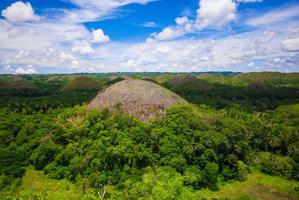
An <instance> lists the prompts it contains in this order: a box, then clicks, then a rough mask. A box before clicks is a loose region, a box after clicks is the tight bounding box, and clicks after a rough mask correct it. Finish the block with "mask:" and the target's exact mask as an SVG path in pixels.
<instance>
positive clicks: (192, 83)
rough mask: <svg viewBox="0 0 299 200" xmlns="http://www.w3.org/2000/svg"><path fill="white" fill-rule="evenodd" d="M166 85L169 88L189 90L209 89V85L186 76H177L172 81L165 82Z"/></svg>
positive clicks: (193, 77)
mask: <svg viewBox="0 0 299 200" xmlns="http://www.w3.org/2000/svg"><path fill="white" fill-rule="evenodd" d="M166 85H167V86H168V87H170V88H174V89H176V88H177V89H178V88H186V89H188V90H190V89H209V88H210V87H211V85H210V83H209V82H207V81H205V80H201V79H198V78H196V77H195V76H192V75H189V74H186V75H179V76H176V77H174V78H173V79H171V80H169V81H167V82H166Z"/></svg>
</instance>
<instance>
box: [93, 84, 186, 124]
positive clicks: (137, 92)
mask: <svg viewBox="0 0 299 200" xmlns="http://www.w3.org/2000/svg"><path fill="white" fill-rule="evenodd" d="M118 103H120V104H121V108H122V110H123V111H124V113H126V114H129V115H131V116H135V117H138V118H140V119H141V120H149V119H151V118H153V117H154V116H157V115H158V116H163V115H164V114H165V110H166V109H167V108H169V107H170V106H172V105H175V104H184V103H187V101H185V100H184V99H182V98H181V97H179V96H178V95H176V94H174V93H172V92H171V91H169V90H167V89H166V88H163V87H162V86H160V85H157V84H155V83H152V82H149V81H144V80H135V79H127V80H123V81H121V82H118V83H116V84H114V85H112V86H110V87H108V88H107V89H106V90H104V91H103V92H102V93H100V94H98V95H97V96H96V97H95V98H94V99H93V100H92V101H91V103H90V104H89V105H88V108H89V109H103V108H108V109H110V110H114V109H115V105H117V104H118Z"/></svg>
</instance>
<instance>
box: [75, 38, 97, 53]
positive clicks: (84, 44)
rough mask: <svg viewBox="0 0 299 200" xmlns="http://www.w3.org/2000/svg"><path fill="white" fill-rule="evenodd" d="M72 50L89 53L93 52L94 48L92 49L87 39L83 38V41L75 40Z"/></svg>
mask: <svg viewBox="0 0 299 200" xmlns="http://www.w3.org/2000/svg"><path fill="white" fill-rule="evenodd" d="M72 52H74V53H79V54H89V53H93V52H94V50H93V49H92V47H91V45H90V43H89V42H88V41H86V40H83V41H77V42H75V44H74V46H73V48H72Z"/></svg>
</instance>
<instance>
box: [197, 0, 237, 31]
mask: <svg viewBox="0 0 299 200" xmlns="http://www.w3.org/2000/svg"><path fill="white" fill-rule="evenodd" d="M199 6H200V7H199V9H198V10H197V20H196V21H197V22H196V25H197V26H198V27H200V28H204V27H207V26H210V25H213V26H222V25H224V24H226V23H228V22H231V21H233V20H235V19H236V17H237V13H236V12H237V4H236V3H235V2H234V1H233V0H201V1H200V2H199Z"/></svg>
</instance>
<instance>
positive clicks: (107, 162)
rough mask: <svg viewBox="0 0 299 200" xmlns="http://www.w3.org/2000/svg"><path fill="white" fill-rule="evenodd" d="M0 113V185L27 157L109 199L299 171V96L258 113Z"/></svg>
mask: <svg viewBox="0 0 299 200" xmlns="http://www.w3.org/2000/svg"><path fill="white" fill-rule="evenodd" d="M0 117H1V123H0V126H1V129H0V130H1V149H0V150H1V151H0V156H1V184H2V185H9V184H7V183H9V180H11V181H10V184H11V185H12V184H13V183H15V184H17V182H16V180H17V178H19V177H21V176H22V173H23V167H24V166H27V165H28V164H32V165H34V166H35V168H36V169H38V170H44V171H45V173H46V174H48V176H49V177H51V178H55V179H68V180H71V181H72V182H74V183H76V184H77V185H80V187H81V188H82V191H83V192H86V191H88V190H89V189H98V190H103V188H105V187H107V186H111V187H113V188H114V189H113V190H109V191H108V192H107V195H108V196H107V197H111V198H114V199H119V198H120V197H121V198H123V199H136V198H137V197H142V196H143V197H144V198H146V197H149V196H150V197H151V198H153V199H155V195H158V194H160V195H161V194H163V195H164V197H165V199H171V198H172V197H178V196H181V197H182V198H188V197H190V198H191V197H192V195H194V194H195V193H194V191H196V190H198V189H201V188H206V187H207V188H210V189H212V190H217V188H218V186H217V185H218V183H219V182H226V181H230V180H240V181H243V180H246V177H247V174H248V173H250V167H257V168H260V169H261V171H263V172H264V173H268V174H271V175H279V176H284V177H287V178H289V179H298V142H299V137H298V127H299V126H298V120H299V105H298V104H297V105H293V106H285V107H281V108H279V109H277V110H275V111H273V112H269V113H265V114H257V115H253V114H248V113H246V112H245V111H242V109H240V108H238V107H233V108H230V109H227V110H221V111H215V110H213V109H210V108H208V107H204V106H200V107H194V106H188V105H178V106H175V107H173V108H171V109H169V110H168V112H167V115H166V116H165V117H164V118H158V119H155V120H153V121H151V122H142V121H140V120H138V119H135V118H132V117H128V116H126V115H124V114H122V113H121V112H120V111H118V112H116V113H111V112H109V111H108V110H104V111H101V112H99V111H91V112H86V110H85V107H74V108H69V109H62V110H55V111H51V112H50V113H48V114H34V115H21V114H15V113H12V112H8V111H5V110H2V111H1V115H0Z"/></svg>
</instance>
